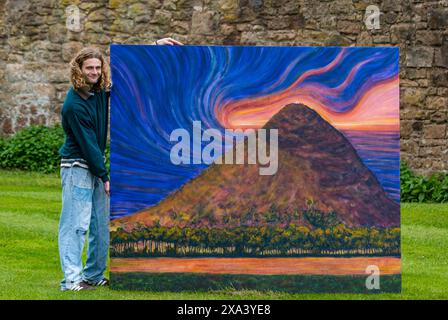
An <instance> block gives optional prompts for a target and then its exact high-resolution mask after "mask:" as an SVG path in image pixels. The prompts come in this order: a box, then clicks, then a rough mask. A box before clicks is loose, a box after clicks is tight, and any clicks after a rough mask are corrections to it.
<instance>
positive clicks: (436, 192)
mask: <svg viewBox="0 0 448 320" xmlns="http://www.w3.org/2000/svg"><path fill="white" fill-rule="evenodd" d="M400 170H401V173H400V184H401V186H400V192H401V201H402V202H439V203H445V202H448V175H446V174H441V173H438V174H434V175H432V176H430V177H424V176H417V175H415V174H414V173H413V172H412V171H411V170H410V169H409V167H408V166H407V165H406V163H404V162H401V164H400Z"/></svg>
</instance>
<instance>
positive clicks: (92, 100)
mask: <svg viewBox="0 0 448 320" xmlns="http://www.w3.org/2000/svg"><path fill="white" fill-rule="evenodd" d="M108 99H109V92H106V91H105V90H101V91H99V92H94V93H89V92H82V91H81V92H78V91H75V90H74V88H73V87H72V88H70V90H69V91H68V92H67V96H66V97H65V101H64V104H63V106H62V110H61V115H62V127H63V128H64V132H65V142H64V144H63V146H62V147H61V149H59V154H60V155H61V156H62V158H63V159H83V160H85V161H86V162H87V165H88V167H89V170H90V172H91V173H92V174H93V175H95V176H97V177H99V178H101V180H102V181H103V182H106V181H108V180H109V175H108V173H107V170H106V165H105V162H104V159H105V157H104V150H105V149H106V141H107V130H108V121H109V105H108Z"/></svg>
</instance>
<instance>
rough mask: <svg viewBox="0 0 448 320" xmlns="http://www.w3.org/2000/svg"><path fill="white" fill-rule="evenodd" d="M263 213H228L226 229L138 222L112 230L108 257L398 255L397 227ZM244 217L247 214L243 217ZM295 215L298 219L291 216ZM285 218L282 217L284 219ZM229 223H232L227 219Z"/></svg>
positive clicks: (312, 211) (312, 214) (331, 216)
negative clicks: (351, 225)
mask: <svg viewBox="0 0 448 320" xmlns="http://www.w3.org/2000/svg"><path fill="white" fill-rule="evenodd" d="M269 211H270V212H269V213H268V214H265V215H263V218H262V219H263V220H264V221H260V220H258V221H257V224H256V225H254V224H253V222H254V219H261V215H260V216H259V217H258V218H256V217H255V216H254V212H253V211H252V210H249V211H248V213H246V214H245V215H242V216H240V217H239V218H236V217H233V218H232V219H233V220H232V221H228V222H227V227H210V226H204V225H200V224H198V223H195V222H194V221H192V222H191V223H190V224H189V225H186V226H185V227H179V226H174V227H166V226H161V225H160V223H156V224H155V225H153V226H151V227H148V226H145V225H142V224H140V225H138V226H137V227H136V228H134V229H133V231H131V232H126V231H125V230H123V229H122V228H118V229H117V230H116V231H113V232H111V250H110V254H111V256H112V257H275V256H282V257H283V256H362V255H372V256H373V255H374V256H386V255H387V256H399V255H400V229H399V228H374V227H362V228H349V227H347V226H345V225H344V224H343V223H341V222H340V221H339V220H338V218H337V214H336V213H335V212H334V211H332V212H329V213H323V212H321V211H319V210H317V209H316V208H315V207H314V206H313V205H312V204H311V205H309V208H308V209H307V210H305V211H304V212H303V217H304V218H305V219H306V221H307V222H308V225H310V227H307V226H304V225H300V224H297V223H296V221H294V216H293V215H292V218H291V215H288V216H289V218H286V215H279V214H277V215H276V214H274V213H275V210H272V207H271V209H270V210H269ZM248 215H249V216H250V217H248ZM296 218H297V217H296ZM285 219H287V220H286V221H285ZM229 222H231V224H230V223H229Z"/></svg>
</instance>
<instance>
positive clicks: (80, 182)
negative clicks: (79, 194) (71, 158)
mask: <svg viewBox="0 0 448 320" xmlns="http://www.w3.org/2000/svg"><path fill="white" fill-rule="evenodd" d="M71 170H72V182H73V186H74V187H78V188H80V189H93V184H94V181H95V179H94V177H93V175H92V174H91V173H90V171H89V170H88V169H84V168H81V167H72V168H71Z"/></svg>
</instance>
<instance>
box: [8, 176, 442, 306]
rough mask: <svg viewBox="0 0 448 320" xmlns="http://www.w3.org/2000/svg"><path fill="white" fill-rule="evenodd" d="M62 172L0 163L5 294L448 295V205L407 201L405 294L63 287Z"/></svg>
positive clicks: (176, 296)
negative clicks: (30, 170)
mask: <svg viewBox="0 0 448 320" xmlns="http://www.w3.org/2000/svg"><path fill="white" fill-rule="evenodd" d="M60 199H61V190H60V180H59V177H58V176H57V175H44V174H38V173H26V172H20V171H1V170H0V299H89V300H90V299H180V300H188V299H238V300H239V299H448V290H447V289H446V288H448V276H447V272H448V259H447V257H448V205H441V204H402V293H401V294H374V295H364V294H290V293H279V292H272V291H268V292H260V291H254V290H242V291H238V290H235V289H232V288H229V289H225V290H219V291H211V292H143V291H118V290H111V289H109V288H99V289H97V290H94V291H90V292H77V293H75V292H60V291H59V281H60V279H61V277H62V273H61V271H60V266H59V256H58V248H57V230H58V220H59V212H60V207H61V200H60Z"/></svg>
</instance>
